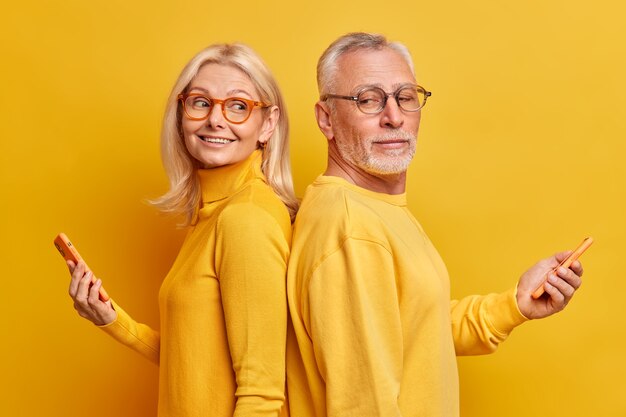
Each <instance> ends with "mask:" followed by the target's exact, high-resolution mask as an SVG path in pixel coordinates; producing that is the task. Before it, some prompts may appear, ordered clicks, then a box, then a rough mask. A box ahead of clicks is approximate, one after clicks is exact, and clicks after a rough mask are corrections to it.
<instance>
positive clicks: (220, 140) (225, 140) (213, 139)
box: [198, 136, 235, 144]
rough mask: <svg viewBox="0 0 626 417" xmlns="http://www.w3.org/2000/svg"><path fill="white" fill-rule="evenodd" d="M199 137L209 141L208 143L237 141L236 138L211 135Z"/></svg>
mask: <svg viewBox="0 0 626 417" xmlns="http://www.w3.org/2000/svg"><path fill="white" fill-rule="evenodd" d="M198 137H199V138H200V140H202V141H203V142H207V143H222V144H229V143H233V142H234V141H235V139H226V138H215V137H211V136H198Z"/></svg>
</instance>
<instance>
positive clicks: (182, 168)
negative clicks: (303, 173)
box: [150, 43, 298, 225]
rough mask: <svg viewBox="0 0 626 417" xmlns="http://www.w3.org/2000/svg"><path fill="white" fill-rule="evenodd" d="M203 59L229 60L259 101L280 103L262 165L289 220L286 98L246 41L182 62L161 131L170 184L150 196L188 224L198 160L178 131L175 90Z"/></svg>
mask: <svg viewBox="0 0 626 417" xmlns="http://www.w3.org/2000/svg"><path fill="white" fill-rule="evenodd" d="M206 64H221V65H230V66H233V67H235V68H237V69H239V70H241V71H243V72H244V73H245V74H246V75H247V76H248V77H249V78H250V80H251V81H252V84H254V86H255V87H256V89H257V91H258V93H259V95H260V100H261V101H263V102H265V103H271V104H272V105H274V106H277V107H278V110H279V112H280V114H279V118H278V123H277V125H276V128H275V129H274V133H273V134H272V136H271V137H270V138H269V140H268V141H267V144H266V145H265V147H264V148H263V154H262V158H263V161H262V163H261V169H262V171H263V174H265V177H266V178H267V182H268V184H269V185H270V187H271V188H272V189H273V190H274V192H275V193H276V195H277V196H278V197H279V198H280V199H281V200H282V202H283V203H284V204H285V206H287V210H288V211H289V214H290V216H291V218H292V220H293V218H294V217H295V214H296V212H297V210H298V200H297V199H296V196H295V193H294V190H293V180H292V178H291V164H290V162H289V120H288V118H287V112H286V108H285V102H284V100H283V97H282V94H281V93H280V90H279V88H278V84H277V83H276V80H275V79H274V77H273V75H272V73H271V72H270V70H269V68H268V67H267V65H265V63H264V62H263V61H262V60H261V58H260V57H259V56H258V55H257V54H256V53H255V52H254V51H253V50H252V48H250V47H249V46H247V45H244V44H240V43H234V44H216V45H211V46H209V47H208V48H206V49H204V50H202V51H200V52H199V53H198V54H197V55H196V56H194V57H193V58H192V59H191V61H189V63H188V64H187V65H186V66H185V68H184V69H183V71H182V72H181V74H180V76H179V77H178V80H177V81H176V83H175V84H174V88H173V89H172V92H171V94H170V96H169V98H168V101H167V105H166V108H165V115H164V117H163V127H162V131H161V158H162V159H163V165H164V166H165V171H166V173H167V176H168V178H169V182H170V189H169V190H168V191H167V193H165V194H164V195H163V196H161V197H159V198H157V199H154V200H152V201H150V203H151V204H153V205H155V206H157V207H158V208H159V209H161V210H162V211H164V212H166V213H172V214H185V215H186V221H185V223H184V225H188V224H189V223H190V222H191V220H192V217H193V214H194V212H195V209H196V207H198V205H199V204H200V198H201V192H200V183H199V180H198V178H197V176H196V170H197V169H198V168H200V167H201V166H200V163H199V162H198V161H197V160H196V159H195V158H194V157H193V156H191V154H190V153H189V152H188V151H187V147H186V146H185V143H184V139H183V135H182V117H183V114H182V106H181V105H180V104H179V100H178V95H179V94H181V93H185V92H186V91H187V89H188V88H189V85H190V84H191V81H192V80H193V79H194V78H195V76H196V75H197V74H198V71H200V68H202V66H204V65H206Z"/></svg>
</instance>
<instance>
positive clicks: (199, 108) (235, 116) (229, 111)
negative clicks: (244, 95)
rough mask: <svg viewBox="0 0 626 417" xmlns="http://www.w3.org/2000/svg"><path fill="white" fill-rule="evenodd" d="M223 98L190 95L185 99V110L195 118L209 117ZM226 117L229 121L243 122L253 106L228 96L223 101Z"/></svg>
mask: <svg viewBox="0 0 626 417" xmlns="http://www.w3.org/2000/svg"><path fill="white" fill-rule="evenodd" d="M220 102H221V100H215V99H210V98H207V97H204V96H189V97H187V99H186V100H185V111H186V112H187V114H188V115H189V116H190V117H192V118H194V119H204V118H207V117H208V115H209V113H210V112H211V109H212V107H213V106H214V105H215V104H217V103H220ZM221 104H222V108H223V114H224V117H226V120H228V121H229V122H233V123H237V122H242V121H244V120H246V119H247V118H248V116H249V115H250V112H251V111H252V106H251V105H249V104H248V103H247V102H245V101H243V100H240V99H238V98H232V97H231V98H227V99H225V100H224V101H223V102H221Z"/></svg>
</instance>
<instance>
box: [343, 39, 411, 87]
mask: <svg viewBox="0 0 626 417" xmlns="http://www.w3.org/2000/svg"><path fill="white" fill-rule="evenodd" d="M338 66H339V71H338V72H337V84H336V85H337V89H338V90H340V92H341V93H347V92H354V91H355V90H357V89H359V88H362V87H364V86H375V87H379V88H382V89H383V90H385V91H395V90H396V89H397V88H398V87H400V86H403V85H415V84H416V82H415V76H414V75H413V72H412V71H411V68H409V65H408V64H407V63H406V61H405V60H404V58H403V57H402V56H401V55H400V54H399V53H397V52H396V51H394V50H391V49H381V50H358V51H354V52H348V53H346V54H345V55H343V56H342V57H340V58H339V62H338Z"/></svg>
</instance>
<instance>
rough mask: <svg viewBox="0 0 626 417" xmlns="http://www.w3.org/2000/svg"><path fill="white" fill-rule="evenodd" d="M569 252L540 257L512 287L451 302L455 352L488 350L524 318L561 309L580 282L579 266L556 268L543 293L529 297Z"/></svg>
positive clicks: (550, 313) (541, 316)
mask: <svg viewBox="0 0 626 417" xmlns="http://www.w3.org/2000/svg"><path fill="white" fill-rule="evenodd" d="M569 253H570V252H562V253H558V254H556V255H555V256H553V257H550V258H547V259H543V260H541V261H539V262H537V263H536V264H535V265H533V266H532V267H531V268H530V269H528V270H527V271H526V272H525V273H524V274H523V275H522V276H521V277H520V280H519V282H518V285H517V288H516V289H511V290H509V291H507V292H505V293H502V294H489V295H486V296H470V297H465V298H463V299H461V300H458V301H456V300H454V301H452V304H451V316H452V334H453V337H454V346H455V349H456V353H457V355H480V354H486V353H491V352H493V351H494V350H496V348H497V347H498V345H499V344H500V343H501V342H503V341H504V340H505V339H506V338H507V337H508V335H509V334H510V333H511V331H513V329H514V328H515V327H516V326H518V325H519V324H521V323H523V322H524V321H527V320H528V319H537V318H544V317H548V316H550V315H552V314H555V313H557V312H559V311H561V310H563V309H564V308H565V306H566V305H567V303H568V302H569V301H570V300H571V298H572V297H573V296H574V293H575V292H576V290H577V289H578V288H579V287H580V285H581V279H580V276H581V275H582V272H583V270H582V265H581V264H580V262H578V261H576V262H574V263H573V264H572V265H571V267H570V268H560V269H559V270H557V275H553V274H551V277H550V278H548V282H547V283H546V285H545V288H546V294H544V295H543V296H542V297H540V298H538V299H534V298H532V293H533V291H534V290H535V289H536V288H537V286H539V285H540V284H541V282H542V281H543V278H544V277H545V274H546V273H549V272H550V271H551V270H552V269H553V268H555V267H556V266H557V265H558V264H559V263H560V262H561V261H563V260H564V259H565V258H566V257H567V256H568V255H569Z"/></svg>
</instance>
